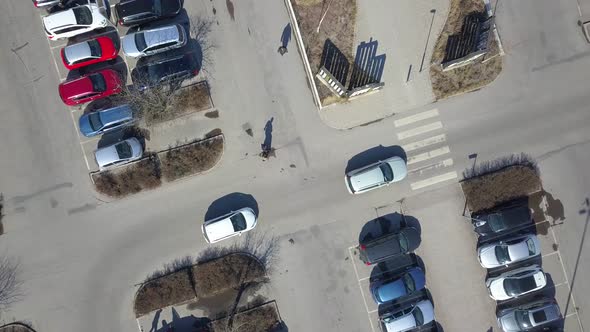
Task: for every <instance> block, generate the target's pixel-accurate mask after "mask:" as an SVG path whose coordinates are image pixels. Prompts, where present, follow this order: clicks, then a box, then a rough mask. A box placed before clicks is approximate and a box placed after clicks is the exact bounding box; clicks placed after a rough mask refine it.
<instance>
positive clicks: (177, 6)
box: [115, 0, 182, 26]
mask: <svg viewBox="0 0 590 332" xmlns="http://www.w3.org/2000/svg"><path fill="white" fill-rule="evenodd" d="M181 9H182V2H181V0H123V1H121V2H119V3H118V4H116V5H115V13H116V15H117V19H118V22H119V24H121V25H124V26H133V25H138V24H143V23H147V22H150V21H153V20H157V19H160V18H165V17H173V16H176V15H177V14H178V13H179V12H180V10H181Z"/></svg>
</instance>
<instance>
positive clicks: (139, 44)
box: [121, 24, 187, 58]
mask: <svg viewBox="0 0 590 332" xmlns="http://www.w3.org/2000/svg"><path fill="white" fill-rule="evenodd" d="M186 40H187V38H186V32H185V30H184V28H183V27H182V25H180V24H174V25H168V26H163V27H159V28H154V29H150V30H144V31H139V32H135V33H132V34H129V35H127V36H124V37H123V38H122V39H121V45H122V47H123V52H124V53H125V55H126V56H128V57H132V58H138V57H142V56H148V55H154V54H157V53H162V52H165V51H168V50H172V49H175V48H180V47H183V46H184V45H186Z"/></svg>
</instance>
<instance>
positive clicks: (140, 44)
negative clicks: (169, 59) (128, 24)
mask: <svg viewBox="0 0 590 332" xmlns="http://www.w3.org/2000/svg"><path fill="white" fill-rule="evenodd" d="M135 45H137V49H138V50H140V51H143V50H145V49H146V48H147V44H146V42H145V34H144V33H136V34H135Z"/></svg>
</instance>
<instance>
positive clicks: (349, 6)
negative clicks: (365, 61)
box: [290, 0, 357, 103]
mask: <svg viewBox="0 0 590 332" xmlns="http://www.w3.org/2000/svg"><path fill="white" fill-rule="evenodd" d="M290 1H291V4H292V5H293V9H294V11H295V16H296V17H297V23H298V24H299V28H300V30H301V36H302V38H303V43H304V44H305V51H306V52H307V58H308V60H309V64H310V66H311V71H312V73H313V74H314V75H315V73H317V71H318V70H319V69H320V64H321V60H322V52H323V50H324V43H325V42H326V39H330V40H331V41H332V42H333V43H334V45H336V47H338V49H339V50H340V51H341V52H342V53H343V54H344V56H346V58H347V59H348V62H349V63H350V64H352V63H354V58H353V56H352V53H353V42H354V27H355V24H356V11H357V7H356V0H290ZM328 4H330V6H329V7H328ZM326 8H328V13H327V14H326V16H325V18H324V20H323V22H322V25H321V27H320V32H319V33H318V32H316V31H317V27H318V24H319V22H320V19H321V17H322V15H323V14H324V12H325V11H326ZM314 82H315V85H316V87H317V89H318V93H319V95H320V99H321V100H322V103H323V100H324V99H325V98H326V97H331V96H332V95H333V94H332V92H331V91H330V89H328V88H327V87H325V86H324V85H323V84H322V83H321V82H320V81H318V79H317V78H315V76H314ZM331 101H334V100H331Z"/></svg>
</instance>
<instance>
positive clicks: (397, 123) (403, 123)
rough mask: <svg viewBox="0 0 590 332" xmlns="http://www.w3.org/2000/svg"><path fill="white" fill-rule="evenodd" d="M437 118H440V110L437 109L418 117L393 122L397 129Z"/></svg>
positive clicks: (419, 114)
mask: <svg viewBox="0 0 590 332" xmlns="http://www.w3.org/2000/svg"><path fill="white" fill-rule="evenodd" d="M435 116H438V110H437V109H436V108H435V109H433V110H430V111H426V112H422V113H418V114H416V115H411V116H408V117H405V118H402V119H398V120H395V121H393V125H394V126H396V127H402V126H407V125H409V124H410V123H414V122H418V121H422V120H426V119H430V118H434V117H435Z"/></svg>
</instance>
